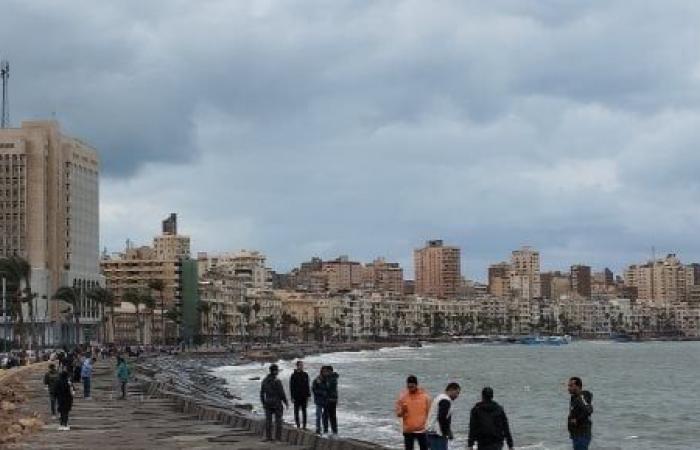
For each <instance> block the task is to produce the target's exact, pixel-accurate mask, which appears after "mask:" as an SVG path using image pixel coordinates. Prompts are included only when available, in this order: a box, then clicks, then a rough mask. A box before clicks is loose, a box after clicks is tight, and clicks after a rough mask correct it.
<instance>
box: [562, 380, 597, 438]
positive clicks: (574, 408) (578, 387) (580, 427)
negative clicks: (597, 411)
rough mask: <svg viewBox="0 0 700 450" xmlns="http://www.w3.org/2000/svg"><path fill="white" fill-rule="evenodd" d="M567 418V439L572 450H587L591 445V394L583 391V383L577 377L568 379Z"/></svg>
mask: <svg viewBox="0 0 700 450" xmlns="http://www.w3.org/2000/svg"><path fill="white" fill-rule="evenodd" d="M568 388H569V394H570V395H571V401H570V402H569V417H568V420H567V425H568V429H569V437H570V438H571V443H572V444H573V446H574V450H588V446H589V445H590V444H591V437H592V432H591V431H592V428H593V424H592V423H591V414H593V405H591V401H592V400H593V394H591V393H590V392H588V391H584V390H583V381H581V378H579V377H571V378H569V385H568Z"/></svg>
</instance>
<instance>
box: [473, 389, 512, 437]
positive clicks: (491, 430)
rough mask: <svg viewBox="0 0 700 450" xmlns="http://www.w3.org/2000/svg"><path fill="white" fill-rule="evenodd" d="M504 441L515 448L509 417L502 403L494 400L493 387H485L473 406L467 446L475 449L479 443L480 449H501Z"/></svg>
mask: <svg viewBox="0 0 700 450" xmlns="http://www.w3.org/2000/svg"><path fill="white" fill-rule="evenodd" d="M503 441H506V443H507V444H508V448H509V449H510V450H513V437H512V436H511V435H510V427H509V426H508V417H506V413H505V411H503V408H501V405H499V404H498V403H496V402H495V401H493V389H491V388H490V387H485V388H484V389H483V390H482V391H481V401H480V402H479V403H477V404H476V405H474V407H473V408H472V412H471V416H470V418H469V440H468V442H467V447H469V450H474V443H477V444H478V445H479V447H478V448H479V450H501V449H502V448H503Z"/></svg>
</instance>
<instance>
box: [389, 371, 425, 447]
mask: <svg viewBox="0 0 700 450" xmlns="http://www.w3.org/2000/svg"><path fill="white" fill-rule="evenodd" d="M395 409H396V416H397V417H400V418H401V420H402V422H403V442H404V448H405V449H406V450H413V446H414V444H415V442H416V441H418V447H419V448H420V450H427V449H428V438H427V435H426V429H427V422H428V413H429V412H430V396H429V395H428V393H427V392H426V391H425V390H424V389H422V388H420V387H418V378H417V377H416V376H415V375H409V376H408V378H406V389H405V390H404V391H402V392H401V394H400V395H399V399H398V400H397V401H396V405H395Z"/></svg>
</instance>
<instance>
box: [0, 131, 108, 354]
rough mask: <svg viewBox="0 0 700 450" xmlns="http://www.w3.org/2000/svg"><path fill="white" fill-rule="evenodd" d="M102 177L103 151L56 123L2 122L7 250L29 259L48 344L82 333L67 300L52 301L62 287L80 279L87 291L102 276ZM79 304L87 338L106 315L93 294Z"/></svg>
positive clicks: (0, 173)
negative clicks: (67, 308) (72, 322)
mask: <svg viewBox="0 0 700 450" xmlns="http://www.w3.org/2000/svg"><path fill="white" fill-rule="evenodd" d="M98 179H99V158H98V155H97V151H96V150H95V149H94V148H92V147H90V146H89V145H87V144H85V143H84V142H82V141H80V140H78V139H76V138H73V137H69V136H66V135H64V134H63V133H61V130H60V128H59V125H58V123H57V122H54V121H29V122H23V123H22V126H21V127H20V128H5V129H0V256H12V255H19V256H22V257H24V258H26V259H27V260H28V262H29V263H30V265H31V268H32V271H31V288H32V291H33V292H34V293H35V294H37V296H36V300H35V301H34V303H35V304H34V308H33V309H34V316H35V317H34V321H35V322H36V323H37V328H38V330H39V331H38V334H39V335H40V336H41V342H43V343H46V344H51V343H59V342H61V341H62V340H63V341H69V340H74V339H75V338H74V336H71V334H72V333H73V331H72V330H73V327H72V326H68V325H67V323H66V322H67V321H68V320H70V313H68V314H66V313H63V311H64V310H65V305H64V306H60V305H58V304H56V302H53V301H51V298H52V296H53V294H54V293H55V292H56V290H57V289H58V288H59V287H61V286H74V287H77V288H80V289H81V292H83V293H85V292H86V291H87V290H88V289H90V288H92V287H95V286H98V285H101V284H102V283H103V280H102V277H101V276H100V274H99V267H98V261H99V182H98ZM80 309H81V318H80V322H81V325H82V330H81V336H80V341H81V342H85V341H89V340H91V339H94V338H95V337H96V334H97V329H96V327H97V325H98V324H99V323H100V320H101V318H100V316H99V311H98V308H96V306H95V305H94V304H93V303H92V302H91V301H89V300H87V299H86V298H83V299H82V304H81V308H80ZM26 314H27V310H26V309H25V316H26ZM26 320H31V318H29V317H25V321H26ZM52 324H54V325H53V326H52ZM4 331H7V332H10V331H9V330H4ZM5 336H9V335H8V334H6V335H5Z"/></svg>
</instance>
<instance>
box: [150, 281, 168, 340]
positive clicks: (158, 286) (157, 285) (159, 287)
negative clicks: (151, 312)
mask: <svg viewBox="0 0 700 450" xmlns="http://www.w3.org/2000/svg"><path fill="white" fill-rule="evenodd" d="M148 287H149V288H150V289H151V290H152V291H156V292H158V299H159V300H160V344H161V345H163V344H165V317H164V315H163V312H164V310H165V297H164V295H163V291H165V283H164V282H163V280H162V279H160V278H156V279H153V280H151V281H150V282H149V283H148Z"/></svg>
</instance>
